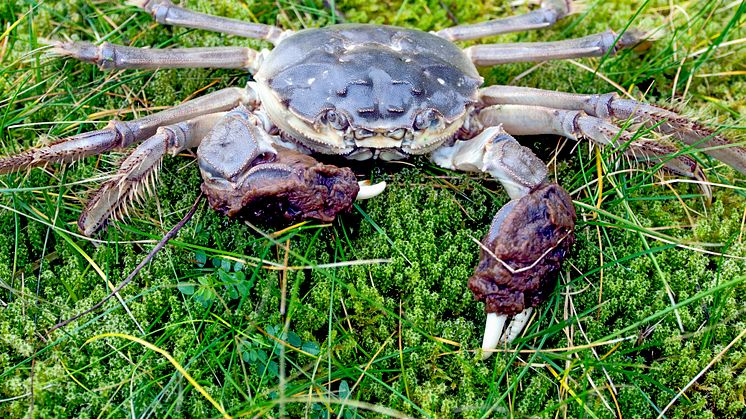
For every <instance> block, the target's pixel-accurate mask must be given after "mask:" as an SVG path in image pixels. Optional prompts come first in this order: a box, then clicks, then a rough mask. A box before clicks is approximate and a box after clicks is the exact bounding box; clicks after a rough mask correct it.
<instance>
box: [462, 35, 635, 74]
mask: <svg viewBox="0 0 746 419" xmlns="http://www.w3.org/2000/svg"><path fill="white" fill-rule="evenodd" d="M643 39H645V34H644V33H643V32H640V31H636V30H628V31H627V32H625V33H623V34H622V35H621V36H619V35H617V34H616V33H614V32H613V31H606V32H602V33H598V34H594V35H588V36H585V37H582V38H575V39H567V40H563V41H552V42H519V43H513V44H485V45H474V46H471V47H468V48H466V49H464V53H466V55H467V56H468V57H469V58H470V59H471V61H472V62H474V64H475V65H477V66H492V65H498V64H507V63H517V62H539V61H549V60H562V59H567V58H581V57H602V56H604V55H606V54H607V53H611V54H613V53H616V52H617V51H619V50H620V49H622V48H628V47H631V46H634V45H636V44H638V43H640V41H642V40H643Z"/></svg>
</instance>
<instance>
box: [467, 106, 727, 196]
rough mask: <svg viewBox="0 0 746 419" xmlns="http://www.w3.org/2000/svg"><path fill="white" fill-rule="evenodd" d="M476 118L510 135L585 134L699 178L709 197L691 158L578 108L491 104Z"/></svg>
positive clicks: (636, 157)
mask: <svg viewBox="0 0 746 419" xmlns="http://www.w3.org/2000/svg"><path fill="white" fill-rule="evenodd" d="M479 118H480V120H481V121H482V123H484V124H485V125H487V126H497V125H502V127H503V128H504V129H505V130H506V131H507V132H510V133H511V134H514V135H541V134H556V135H562V136H564V137H567V138H570V139H573V140H577V139H579V138H589V139H591V140H593V141H595V142H597V143H599V144H602V145H614V146H615V147H619V148H623V149H624V153H625V154H626V155H627V156H629V157H631V158H633V159H634V160H636V161H647V162H650V163H653V164H657V163H660V164H662V165H663V167H665V168H666V169H668V170H670V171H672V172H674V173H677V174H679V175H682V176H687V177H690V178H693V179H697V180H700V181H703V182H700V183H699V185H700V188H701V190H702V193H703V194H704V195H705V196H706V197H707V199H708V200H709V199H710V198H711V197H712V191H711V190H710V187H709V186H708V185H707V182H704V181H706V180H707V178H706V176H705V174H704V172H702V169H701V168H700V167H699V165H698V164H697V162H696V161H695V160H694V159H692V158H690V157H688V156H685V155H682V154H679V153H680V152H679V151H678V150H677V149H676V148H675V147H673V146H670V145H667V144H662V143H656V142H654V141H649V140H638V139H634V138H633V136H632V135H631V133H629V132H627V131H624V130H622V129H621V128H619V127H617V126H616V125H614V124H611V123H608V122H606V121H604V120H603V119H601V118H597V117H595V116H588V115H586V114H584V113H583V112H581V111H567V110H559V109H551V108H545V107H542V106H528V105H494V106H490V107H488V108H485V109H483V110H482V112H481V113H480V115H479ZM625 145H628V146H627V147H625Z"/></svg>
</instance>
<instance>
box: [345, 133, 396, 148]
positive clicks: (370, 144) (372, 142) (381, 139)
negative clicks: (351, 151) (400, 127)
mask: <svg viewBox="0 0 746 419" xmlns="http://www.w3.org/2000/svg"><path fill="white" fill-rule="evenodd" d="M355 145H357V146H358V147H361V148H399V147H401V145H402V140H395V139H393V138H389V137H385V136H383V135H376V136H373V137H368V138H365V139H362V140H358V139H355Z"/></svg>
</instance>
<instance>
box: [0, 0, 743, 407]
mask: <svg viewBox="0 0 746 419" xmlns="http://www.w3.org/2000/svg"><path fill="white" fill-rule="evenodd" d="M507 3H508V2H505V1H490V2H484V4H480V3H477V2H474V3H469V4H468V5H462V6H459V7H456V6H455V5H456V4H457V2H452V1H446V2H443V4H444V5H446V6H450V9H449V10H450V12H451V13H452V14H453V15H454V16H455V18H456V19H458V21H460V22H477V21H481V20H484V19H487V18H490V17H493V16H501V15H507V14H513V13H520V12H522V11H525V8H524V7H519V8H518V9H515V10H511V9H510V8H509V7H508V4H507ZM186 4H187V5H189V6H191V7H194V8H196V9H199V10H201V11H205V12H211V13H215V14H220V15H230V16H235V17H238V18H242V19H247V20H252V21H260V22H265V23H274V22H278V23H279V24H281V25H283V26H284V27H286V28H292V29H299V28H302V27H311V26H321V25H325V24H327V23H330V22H332V21H334V17H333V16H332V14H331V13H330V11H329V9H326V8H324V7H323V5H322V4H321V3H320V2H314V1H304V2H293V3H290V2H270V1H266V0H257V1H255V2H245V1H227V0H221V1H214V2H212V1H209V2H208V1H197V0H191V1H187V2H186ZM337 7H338V9H339V10H340V11H341V12H342V13H343V14H344V15H345V16H346V18H347V19H348V20H349V21H360V22H377V23H388V24H397V25H403V26H409V27H417V28H420V29H424V30H433V29H439V28H441V27H445V26H447V25H450V24H451V23H450V21H449V17H448V13H449V11H448V10H446V8H444V7H443V5H441V3H440V2H438V1H424V0H414V1H409V2H406V3H391V2H379V3H374V4H369V2H363V1H345V2H338V3H337ZM745 8H746V6H744V5H743V4H742V3H740V2H737V1H709V2H697V1H690V2H675V4H674V2H666V1H644V2H632V1H628V0H625V1H621V2H595V1H594V2H590V3H589V7H588V8H587V9H586V11H585V12H584V13H581V14H579V15H575V16H572V17H570V18H568V19H565V20H564V21H563V22H562V23H561V24H559V25H558V26H557V27H555V28H553V29H551V30H546V31H542V32H532V33H525V34H515V35H505V36H501V37H499V38H495V39H494V40H493V41H495V42H510V41H519V40H520V41H536V40H550V39H562V38H567V37H574V36H582V35H586V34H589V33H592V32H599V31H602V30H605V29H607V28H608V27H612V28H625V27H627V26H631V27H632V26H635V27H643V28H646V29H659V31H658V32H657V33H658V34H659V35H660V40H659V41H658V42H656V43H655V44H654V45H653V46H652V48H651V49H650V50H648V51H646V52H645V53H640V52H634V51H624V52H621V53H620V54H618V55H616V56H613V57H606V58H604V59H602V60H588V59H585V60H577V61H575V62H552V63H547V64H543V65H539V66H535V65H532V64H516V65H508V66H501V67H498V68H492V69H484V70H483V75H484V76H485V78H486V80H487V83H488V84H497V83H502V84H520V85H526V86H534V87H540V88H546V89H556V90H565V91H572V92H584V93H589V92H606V91H619V89H624V91H625V92H626V93H629V94H631V95H632V96H633V97H635V98H638V99H644V100H646V101H649V102H653V103H657V104H661V105H664V106H667V107H676V108H679V109H683V113H684V114H686V115H688V116H691V117H693V118H696V119H697V120H699V121H703V122H704V123H706V124H708V125H709V126H711V127H713V128H716V129H722V130H723V132H724V134H726V135H727V136H729V137H730V138H731V139H734V140H736V141H741V142H743V141H744V139H746V133H745V132H744V129H745V128H746V124H744V116H743V115H744V114H745V113H746V102H744V96H743V93H742V92H743V91H744V90H745V89H746V80H744V77H743V75H744V71H746V68H744V62H745V61H744V57H746V55H745V54H744V43H743V39H744V9H745ZM0 22H2V27H0V63H1V66H0V92H2V94H1V95H0V104H1V105H0V126H2V144H1V145H2V150H1V151H0V153H2V154H10V153H12V152H17V151H19V150H22V149H24V148H27V147H30V146H32V145H38V144H41V143H43V142H45V141H49V139H50V138H57V137H62V136H66V135H72V134H75V133H78V132H82V131H86V130H90V129H94V128H96V127H100V126H102V125H103V124H104V123H105V121H107V120H109V119H111V118H115V117H116V118H121V119H131V118H134V117H137V116H140V115H145V114H148V113H150V112H153V111H155V110H158V109H162V108H164V107H167V106H171V105H174V104H176V103H179V102H181V101H183V100H184V99H186V98H188V97H191V96H193V95H197V94H200V93H202V92H204V91H207V90H215V89H217V88H220V87H224V86H228V85H241V84H242V83H244V82H245V80H246V75H245V74H243V73H241V72H236V71H211V70H178V71H175V70H174V71H171V70H163V71H158V72H144V71H126V72H114V73H106V72H102V71H100V70H98V69H96V68H94V67H92V66H89V65H84V64H81V63H77V62H72V61H66V60H61V59H52V58H50V57H48V56H46V55H45V52H44V48H43V46H42V45H43V44H42V42H43V39H44V38H52V39H59V38H64V37H70V38H73V39H80V40H91V41H96V42H98V41H104V40H106V41H109V42H117V43H124V44H129V45H135V46H157V47H170V46H177V45H184V46H211V45H223V44H231V45H247V46H253V47H259V46H261V45H260V44H259V43H257V42H255V41H251V40H243V39H236V38H232V37H224V36H220V35H215V34H208V33H205V32H201V31H189V30H185V29H180V28H165V27H159V26H157V25H155V24H154V23H153V21H152V20H151V19H150V17H149V16H147V15H146V14H144V13H140V12H137V11H136V9H134V8H132V7H130V6H126V5H125V4H124V2H118V1H112V2H106V1H92V0H73V1H70V2H62V1H47V2H37V1H32V0H27V1H21V0H9V1H6V2H4V3H3V4H2V5H0ZM524 142H525V143H526V144H529V145H531V146H532V147H533V148H534V149H536V150H537V153H539V154H540V155H541V157H542V158H544V159H545V161H548V162H550V169H551V173H552V177H553V179H556V180H557V181H558V182H560V183H561V184H562V185H563V186H565V187H566V188H567V189H568V190H569V191H571V193H572V195H573V198H574V199H575V201H576V209H577V211H578V214H579V224H578V228H577V235H578V242H577V244H576V245H575V247H574V250H573V254H572V255H571V256H570V258H569V259H568V260H567V263H566V265H565V266H566V268H565V272H564V274H563V275H562V277H561V279H560V282H559V284H558V286H557V287H556V289H555V291H554V292H553V294H552V295H551V297H550V298H549V300H548V301H547V302H546V303H545V304H544V305H543V306H541V307H539V308H538V310H536V315H535V316H534V318H533V319H532V321H531V323H530V325H529V326H528V328H527V331H526V333H525V334H524V336H522V337H521V338H519V339H518V340H517V341H516V342H515V344H514V345H512V346H510V347H508V348H505V349H504V350H503V351H502V352H500V353H498V354H496V355H495V356H493V357H492V358H490V359H489V360H488V361H486V362H481V361H479V360H478V356H477V354H476V353H475V351H474V349H475V348H478V347H479V345H480V341H481V333H482V327H483V322H484V314H483V307H482V304H481V303H477V302H474V301H473V300H472V298H471V295H470V293H469V291H468V290H467V289H466V287H465V281H466V278H468V277H469V276H470V275H471V273H472V269H473V266H474V265H475V263H476V260H477V254H478V248H477V246H476V244H475V243H474V242H473V241H472V238H479V237H482V235H484V233H485V232H486V229H487V226H488V224H489V221H490V219H491V217H492V215H493V214H494V213H495V211H496V210H497V209H498V208H499V207H500V206H501V205H502V204H504V203H505V202H506V201H507V197H506V195H505V194H504V193H503V191H502V188H501V187H500V186H499V185H497V184H496V183H495V182H493V181H491V180H488V179H485V178H483V177H482V176H472V175H464V174H459V173H453V172H449V171H444V170H441V169H439V168H436V167H434V166H432V165H431V164H430V163H428V162H426V161H424V160H413V161H410V162H407V163H402V164H388V165H382V164H375V165H366V166H363V169H360V171H359V172H360V173H361V174H364V175H365V176H370V177H373V178H375V179H381V178H384V179H386V180H387V181H388V182H389V185H390V187H389V188H388V189H387V191H386V193H385V194H384V195H383V196H381V197H379V198H377V199H375V200H372V201H369V202H366V203H364V204H361V205H360V206H356V207H355V209H354V210H353V211H352V212H351V213H350V214H347V215H344V216H342V217H339V219H338V220H337V221H335V222H334V223H333V224H330V225H321V224H318V223H308V224H304V225H299V226H293V227H292V228H289V229H286V230H282V231H273V230H272V229H270V228H269V227H268V226H264V225H258V226H252V225H246V224H243V223H240V222H235V221H230V220H227V219H225V218H223V217H221V216H219V215H218V214H216V213H215V212H213V211H212V210H210V209H209V208H207V207H206V206H204V205H203V206H201V207H200V208H199V209H198V211H197V215H196V216H195V218H194V219H193V220H192V221H191V222H190V223H188V224H187V226H186V227H185V228H184V229H183V230H181V232H180V233H179V235H178V236H177V237H176V238H175V239H174V240H173V241H171V242H170V243H169V245H168V246H167V247H166V248H165V249H164V250H163V251H161V252H160V253H159V254H158V255H157V256H156V257H155V259H154V260H153V262H152V263H151V264H150V265H149V266H148V267H146V268H145V269H144V270H143V271H142V272H141V273H140V274H139V275H138V276H137V277H136V278H135V281H134V282H133V283H132V284H130V285H129V286H127V287H126V288H125V289H124V290H123V291H122V292H121V293H120V298H119V299H118V300H114V299H112V300H111V301H110V302H108V303H107V304H106V305H105V306H104V308H102V309H101V310H99V311H96V312H94V313H93V314H90V315H87V316H85V317H83V318H82V319H81V320H79V321H77V322H74V323H72V324H71V325H69V326H67V327H65V328H63V329H61V330H57V331H54V332H51V333H49V332H48V331H49V329H50V328H51V327H52V326H53V325H54V324H56V323H57V322H59V321H61V320H64V319H67V318H69V317H71V316H73V315H75V314H77V313H80V312H82V311H84V310H86V309H87V308H90V307H91V306H93V305H94V304H95V303H97V302H98V301H100V300H101V299H102V298H104V297H105V296H106V295H107V294H108V293H109V292H110V288H111V287H113V286H116V284H117V283H119V282H120V281H121V280H122V279H123V278H124V277H125V276H126V275H127V274H128V273H129V272H131V271H132V270H133V269H134V267H135V266H136V265H137V264H138V263H139V262H140V261H141V260H142V259H143V258H144V256H145V255H146V254H147V252H148V251H149V250H150V249H151V248H152V247H153V245H154V244H155V243H156V242H157V241H158V240H159V239H160V238H161V237H162V236H163V235H164V234H165V233H166V232H167V231H168V230H169V229H170V228H171V227H172V226H173V225H175V224H176V223H177V222H178V221H179V220H180V218H181V217H182V216H183V215H184V214H185V213H186V211H188V209H189V208H190V206H191V204H192V202H193V201H194V199H195V198H196V196H197V194H198V191H199V185H200V178H199V175H198V170H197V168H196V165H195V164H194V159H193V156H192V155H188V154H184V155H180V156H177V157H175V158H170V159H168V160H167V161H166V162H165V165H164V169H163V172H162V176H161V183H160V186H159V188H158V191H157V194H156V195H155V196H153V197H152V198H151V199H149V200H148V201H147V202H146V203H145V204H143V205H142V206H141V207H140V208H136V209H134V210H133V211H132V212H131V215H132V217H131V218H130V219H129V220H128V221H127V223H126V224H124V223H119V224H117V225H116V226H114V227H111V228H109V229H108V230H107V231H106V232H105V233H103V234H102V235H100V236H98V237H97V238H96V239H95V240H94V239H88V238H85V237H82V236H80V235H79V234H78V233H77V228H76V226H75V220H76V219H77V217H78V216H79V214H80V211H81V210H82V208H83V206H84V204H85V202H86V198H87V196H89V194H90V192H91V191H92V190H94V189H95V188H96V185H97V184H100V182H101V180H102V178H104V177H105V176H106V175H107V173H109V172H110V171H111V170H112V169H113V168H114V167H115V165H116V162H117V161H118V159H119V156H118V155H113V154H112V155H105V156H100V157H96V158H87V159H85V160H84V161H82V162H79V163H76V164H73V165H68V166H49V167H47V168H44V169H36V170H31V171H23V172H20V173H17V174H13V175H5V176H2V177H0V231H2V232H3V233H4V234H3V235H2V237H0V415H2V416H3V417H20V416H24V415H28V416H40V417H49V416H76V417H123V416H128V415H129V416H142V417H147V416H156V417H164V416H185V415H190V416H199V417H212V416H221V414H222V413H223V412H224V413H225V414H229V415H232V416H238V415H251V416H262V415H268V416H282V415H287V416H291V417H296V416H309V417H328V416H335V417H340V416H341V417H355V416H366V417H367V416H389V415H390V416H438V417H451V416H463V417H484V416H542V417H558V416H584V417H656V416H665V417H718V418H721V417H722V418H739V417H740V418H743V417H744V415H746V413H745V412H746V407H745V404H744V397H745V396H746V343H744V330H746V327H745V325H746V315H745V313H744V307H746V297H745V296H746V263H744V258H746V244H745V243H744V235H745V234H746V226H745V225H744V224H745V221H744V218H745V217H746V213H745V212H744V211H745V209H746V199H745V198H744V196H745V192H746V187H745V184H744V181H743V176H741V175H737V174H736V173H735V172H734V171H733V170H732V169H730V168H728V167H726V166H724V165H722V164H720V163H718V162H716V161H712V160H709V159H707V158H705V157H703V156H701V155H698V154H695V157H696V158H697V159H699V160H700V161H701V163H702V164H703V165H704V167H705V169H706V172H707V175H708V178H709V180H710V181H711V182H712V183H713V189H714V202H713V203H712V205H709V206H708V205H705V202H704V199H703V198H702V196H701V194H700V192H699V189H698V188H697V186H696V185H693V184H691V183H687V182H681V181H678V179H676V178H671V177H666V178H665V179H664V178H662V177H661V174H660V173H658V172H655V171H651V170H647V168H645V167H641V166H637V165H633V166H629V165H627V164H626V163H625V162H624V161H620V160H619V159H618V157H617V155H616V154H615V153H614V152H613V150H610V149H603V150H598V149H597V148H595V147H593V146H592V145H590V144H588V143H586V142H581V143H578V144H574V143H571V142H568V141H566V140H563V139H559V138H556V137H546V138H529V139H525V140H524ZM683 152H684V153H691V150H684V151H683ZM378 259H385V260H386V263H372V262H365V261H371V260H378ZM359 261H362V262H359ZM280 282H284V283H286V284H287V286H286V287H281V286H279V283H280ZM281 305H284V306H285V307H286V312H285V314H284V315H283V314H280V311H279V307H280V306H281Z"/></svg>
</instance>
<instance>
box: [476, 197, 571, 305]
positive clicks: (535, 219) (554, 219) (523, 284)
mask: <svg viewBox="0 0 746 419" xmlns="http://www.w3.org/2000/svg"><path fill="white" fill-rule="evenodd" d="M574 228H575V209H574V208H573V204H572V200H571V199H570V196H569V195H568V194H567V192H565V190H564V189H562V188H561V187H560V186H559V185H557V184H546V185H543V186H541V187H540V188H539V189H537V190H535V191H533V192H531V193H530V194H528V195H526V196H524V197H523V198H520V199H517V200H513V201H510V202H509V203H508V204H506V205H505V206H504V207H503V208H501V209H500V211H498V213H497V214H496V215H495V218H494V219H493V221H492V226H491V227H490V231H489V232H488V233H487V236H486V237H485V238H484V239H483V240H482V250H481V255H480V262H479V265H477V268H476V270H475V273H474V276H472V277H471V278H469V289H471V291H472V292H473V293H474V297H475V298H476V299H477V300H483V301H484V302H485V303H486V311H487V312H488V313H498V314H505V315H513V314H518V313H520V312H521V311H523V310H524V309H526V308H528V307H534V306H536V305H538V304H541V303H542V302H543V301H544V300H545V299H546V298H547V294H548V293H549V292H551V289H552V287H553V286H554V284H555V280H556V278H557V275H558V274H559V269H560V266H561V264H562V260H563V259H564V258H565V256H566V255H567V253H568V250H569V249H570V246H571V245H572V243H573V242H574V241H575V235H574Z"/></svg>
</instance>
